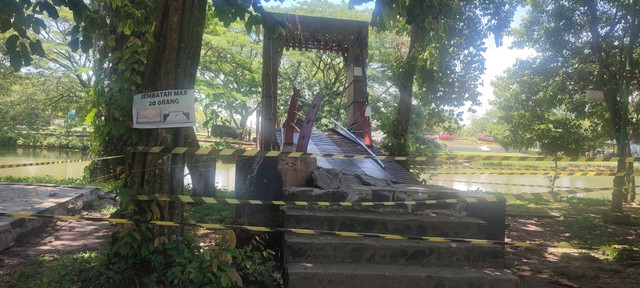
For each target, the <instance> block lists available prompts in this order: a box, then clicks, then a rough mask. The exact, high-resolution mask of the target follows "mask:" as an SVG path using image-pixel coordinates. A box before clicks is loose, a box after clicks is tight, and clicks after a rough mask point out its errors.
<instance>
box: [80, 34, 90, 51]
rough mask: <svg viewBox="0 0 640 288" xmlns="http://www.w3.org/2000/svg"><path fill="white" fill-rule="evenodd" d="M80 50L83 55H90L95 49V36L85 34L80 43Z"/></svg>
mask: <svg viewBox="0 0 640 288" xmlns="http://www.w3.org/2000/svg"><path fill="white" fill-rule="evenodd" d="M80 48H81V49H82V52H83V53H88V52H89V50H91V48H93V36H91V34H83V35H82V40H81V41H80Z"/></svg>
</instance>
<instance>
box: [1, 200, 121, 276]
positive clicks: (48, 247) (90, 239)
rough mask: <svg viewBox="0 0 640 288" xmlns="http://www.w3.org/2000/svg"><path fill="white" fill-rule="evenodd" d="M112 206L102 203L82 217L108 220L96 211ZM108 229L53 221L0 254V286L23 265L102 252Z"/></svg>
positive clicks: (89, 224)
mask: <svg viewBox="0 0 640 288" xmlns="http://www.w3.org/2000/svg"><path fill="white" fill-rule="evenodd" d="M113 205H115V202H114V201H111V200H108V199H103V200H101V202H100V203H99V205H97V206H96V209H94V210H90V211H82V215H83V216H93V217H108V215H104V214H101V213H100V212H99V209H102V208H104V207H106V206H113ZM110 225H111V224H109V223H101V222H89V221H86V222H77V221H53V222H52V223H50V224H49V225H48V226H46V227H43V228H40V229H38V230H36V231H33V232H32V233H30V235H28V236H26V237H22V238H21V239H17V241H16V243H15V244H14V245H13V246H12V247H11V248H9V249H6V250H4V251H1V252H0V284H1V283H3V281H2V280H1V279H2V278H4V276H5V274H6V273H7V272H9V271H11V270H12V269H15V268H16V267H18V266H19V265H21V264H22V263H24V262H25V261H28V260H31V259H35V258H38V257H41V256H54V255H70V254H76V253H80V252H87V251H100V250H102V249H104V247H105V244H106V243H107V241H108V239H109V236H110V235H111V226H110ZM0 286H1V285H0Z"/></svg>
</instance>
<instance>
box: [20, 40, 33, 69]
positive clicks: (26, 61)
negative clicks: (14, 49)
mask: <svg viewBox="0 0 640 288" xmlns="http://www.w3.org/2000/svg"><path fill="white" fill-rule="evenodd" d="M20 54H22V62H23V66H31V61H33V58H32V57H31V53H30V52H29V48H27V44H24V42H20Z"/></svg>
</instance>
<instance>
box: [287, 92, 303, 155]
mask: <svg viewBox="0 0 640 288" xmlns="http://www.w3.org/2000/svg"><path fill="white" fill-rule="evenodd" d="M298 98H300V91H299V90H298V89H297V88H293V95H291V102H290V103H289V113H287V120H285V121H284V144H293V123H294V122H295V120H296V115H298Z"/></svg>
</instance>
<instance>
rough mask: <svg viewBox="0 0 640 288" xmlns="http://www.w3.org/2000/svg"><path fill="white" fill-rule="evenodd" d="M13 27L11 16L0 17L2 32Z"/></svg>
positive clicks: (0, 31) (0, 29) (0, 30)
mask: <svg viewBox="0 0 640 288" xmlns="http://www.w3.org/2000/svg"><path fill="white" fill-rule="evenodd" d="M9 29H11V19H10V18H9V17H1V18H0V33H4V32H7V31H9Z"/></svg>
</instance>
